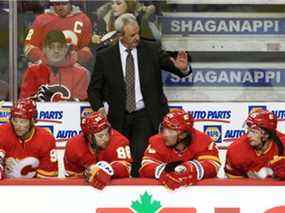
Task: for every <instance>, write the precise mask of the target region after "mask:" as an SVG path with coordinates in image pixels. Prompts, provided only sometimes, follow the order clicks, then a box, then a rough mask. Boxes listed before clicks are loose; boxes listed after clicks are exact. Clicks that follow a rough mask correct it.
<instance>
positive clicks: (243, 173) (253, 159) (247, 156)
mask: <svg viewBox="0 0 285 213" xmlns="http://www.w3.org/2000/svg"><path fill="white" fill-rule="evenodd" d="M277 135H278V137H279V138H280V140H281V142H282V143H283V146H284V147H285V135H284V134H282V133H280V132H277ZM269 143H270V144H269V146H268V148H267V150H265V151H264V152H263V153H258V152H257V151H256V150H255V149H254V148H253V147H252V146H250V144H249V139H248V137H247V136H246V135H243V136H241V137H240V138H238V139H236V140H235V141H234V142H233V143H232V144H231V145H230V146H229V147H228V151H227V157H226V165H225V172H226V175H227V176H228V177H230V178H240V177H248V176H250V175H251V174H253V173H255V172H258V171H259V170H260V169H261V168H262V167H266V166H268V164H269V162H270V161H271V160H273V158H274V156H277V155H278V148H277V145H276V144H275V143H274V142H273V141H271V142H269ZM284 154H285V153H283V155H284Z"/></svg>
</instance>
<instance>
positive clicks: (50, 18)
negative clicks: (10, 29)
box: [24, 0, 93, 63]
mask: <svg viewBox="0 0 285 213" xmlns="http://www.w3.org/2000/svg"><path fill="white" fill-rule="evenodd" d="M50 4H51V7H50V9H48V10H46V11H45V13H44V14H41V15H39V16H37V17H36V19H35V21H34V23H33V25H32V27H31V29H30V30H29V32H28V34H27V36H26V39H25V48H24V53H25V55H26V56H27V57H28V58H29V59H30V60H31V61H32V62H38V61H41V62H42V63H46V59H45V56H44V54H43V52H42V48H43V41H44V38H45V37H46V34H47V33H48V32H50V31H55V30H61V31H62V32H63V33H64V35H65V37H66V39H67V40H68V42H69V44H70V47H71V49H74V50H75V51H74V57H75V58H77V59H78V61H79V63H86V62H88V61H90V60H91V59H92V57H93V55H92V52H91V50H90V48H89V47H88V45H89V43H90V42H91V37H92V24H91V21H90V19H89V17H88V16H87V15H85V14H84V13H83V12H82V11H81V10H80V9H79V7H76V6H74V5H72V4H71V2H70V0H50Z"/></svg>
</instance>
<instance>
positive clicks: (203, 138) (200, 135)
mask: <svg viewBox="0 0 285 213" xmlns="http://www.w3.org/2000/svg"><path fill="white" fill-rule="evenodd" d="M191 136H192V137H191V139H192V142H193V143H196V142H197V143H199V144H200V145H201V143H204V144H209V143H212V142H213V139H212V138H211V137H210V136H209V135H207V134H206V133H204V132H201V131H200V130H197V129H193V131H192V133H191Z"/></svg>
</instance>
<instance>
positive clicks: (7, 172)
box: [0, 99, 57, 180]
mask: <svg viewBox="0 0 285 213" xmlns="http://www.w3.org/2000/svg"><path fill="white" fill-rule="evenodd" d="M36 118H37V108H36V103H35V102H34V101H32V100H30V99H21V100H18V101H17V103H16V104H15V105H13V106H12V108H11V117H10V120H9V122H8V123H6V124H3V125H1V126H0V180H2V179H3V178H4V177H5V178H33V177H39V178H48V177H56V176H57V157H56V153H55V138H54V137H53V135H52V134H51V133H50V132H49V131H47V130H46V129H44V128H41V127H36V126H35V121H36Z"/></svg>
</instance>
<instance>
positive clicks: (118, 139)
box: [111, 129, 129, 146]
mask: <svg viewBox="0 0 285 213" xmlns="http://www.w3.org/2000/svg"><path fill="white" fill-rule="evenodd" d="M111 140H112V142H113V143H114V145H117V146H121V145H129V140H128V138H127V137H126V136H124V135H123V134H121V133H120V132H118V131H117V130H115V129H112V130H111Z"/></svg>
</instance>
